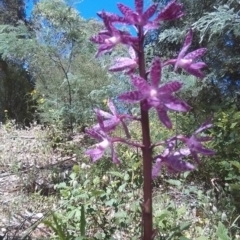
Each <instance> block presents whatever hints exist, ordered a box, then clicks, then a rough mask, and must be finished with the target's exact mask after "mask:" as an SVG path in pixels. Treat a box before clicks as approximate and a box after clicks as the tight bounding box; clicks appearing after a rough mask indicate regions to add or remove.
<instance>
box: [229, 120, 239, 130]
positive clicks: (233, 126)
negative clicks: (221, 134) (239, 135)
mask: <svg viewBox="0 0 240 240" xmlns="http://www.w3.org/2000/svg"><path fill="white" fill-rule="evenodd" d="M237 124H238V123H237V122H235V123H232V124H231V126H230V128H231V129H233V128H235V127H236V125H237Z"/></svg>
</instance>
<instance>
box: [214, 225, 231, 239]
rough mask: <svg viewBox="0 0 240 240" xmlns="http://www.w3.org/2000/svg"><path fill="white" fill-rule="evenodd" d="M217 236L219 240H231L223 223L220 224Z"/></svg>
mask: <svg viewBox="0 0 240 240" xmlns="http://www.w3.org/2000/svg"><path fill="white" fill-rule="evenodd" d="M216 234H217V236H218V237H219V240H231V238H230V237H229V236H228V230H227V228H226V227H225V226H224V225H223V224H222V223H221V222H219V223H218V227H217V232H216Z"/></svg>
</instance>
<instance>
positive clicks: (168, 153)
mask: <svg viewBox="0 0 240 240" xmlns="http://www.w3.org/2000/svg"><path fill="white" fill-rule="evenodd" d="M174 143H175V141H170V142H168V147H167V148H166V149H165V151H164V152H163V154H161V155H158V156H156V157H155V159H156V162H155V164H154V166H153V168H152V178H153V179H154V178H156V177H157V176H158V175H159V172H160V171H161V168H162V166H165V167H166V169H167V170H168V171H169V172H170V173H174V174H175V173H180V172H186V171H193V170H194V169H195V167H194V166H193V165H192V164H191V163H189V162H186V161H184V160H182V158H184V157H187V156H188V155H189V154H190V151H188V150H187V149H179V150H178V151H176V152H172V151H173V146H174Z"/></svg>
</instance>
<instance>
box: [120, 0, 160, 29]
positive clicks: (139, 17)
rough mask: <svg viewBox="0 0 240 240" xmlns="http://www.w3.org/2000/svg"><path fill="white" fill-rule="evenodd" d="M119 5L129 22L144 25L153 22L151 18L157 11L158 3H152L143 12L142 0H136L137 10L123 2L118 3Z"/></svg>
mask: <svg viewBox="0 0 240 240" xmlns="http://www.w3.org/2000/svg"><path fill="white" fill-rule="evenodd" d="M117 6H118V9H119V10H120V12H121V13H122V14H123V15H124V17H125V19H127V22H128V23H129V24H131V25H135V26H142V27H144V26H147V25H148V24H149V23H151V22H150V21H149V19H150V18H151V17H152V16H153V15H154V14H155V13H156V11H157V4H152V5H151V6H150V7H149V8H148V9H147V10H146V11H145V12H143V1H142V0H135V9H136V12H134V11H133V10H132V9H130V8H129V7H127V6H125V5H124V4H122V3H118V4H117Z"/></svg>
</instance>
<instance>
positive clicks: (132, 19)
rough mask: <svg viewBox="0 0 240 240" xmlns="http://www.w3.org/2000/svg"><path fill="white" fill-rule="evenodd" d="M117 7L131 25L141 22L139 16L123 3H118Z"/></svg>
mask: <svg viewBox="0 0 240 240" xmlns="http://www.w3.org/2000/svg"><path fill="white" fill-rule="evenodd" d="M117 6H118V9H119V10H120V12H121V13H122V14H123V15H124V16H125V18H126V19H127V20H128V22H129V23H130V24H136V23H138V22H139V17H138V14H137V13H135V12H134V11H133V10H132V9H131V8H129V7H127V6H125V5H124V4H122V3H118V4H117Z"/></svg>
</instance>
